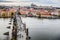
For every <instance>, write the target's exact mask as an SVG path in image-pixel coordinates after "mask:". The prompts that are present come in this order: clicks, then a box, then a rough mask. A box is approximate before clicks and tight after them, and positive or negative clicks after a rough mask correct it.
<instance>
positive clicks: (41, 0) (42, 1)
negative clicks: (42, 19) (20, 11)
mask: <svg viewBox="0 0 60 40" xmlns="http://www.w3.org/2000/svg"><path fill="white" fill-rule="evenodd" d="M0 2H2V3H3V2H4V3H6V2H7V4H8V3H9V2H13V3H17V4H19V5H21V6H24V5H30V4H31V3H34V4H36V5H52V6H59V7H60V0H0Z"/></svg>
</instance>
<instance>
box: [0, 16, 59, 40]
mask: <svg viewBox="0 0 60 40" xmlns="http://www.w3.org/2000/svg"><path fill="white" fill-rule="evenodd" d="M22 21H23V22H24V23H26V27H27V28H28V29H29V36H30V37H31V39H30V40H60V19H38V18H30V17H26V18H23V17H22ZM9 23H10V18H8V19H3V18H0V40H4V39H6V38H7V36H4V35H3V33H5V32H8V31H9V32H11V29H7V28H6V27H8V26H11V27H12V25H10V24H9Z"/></svg>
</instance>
